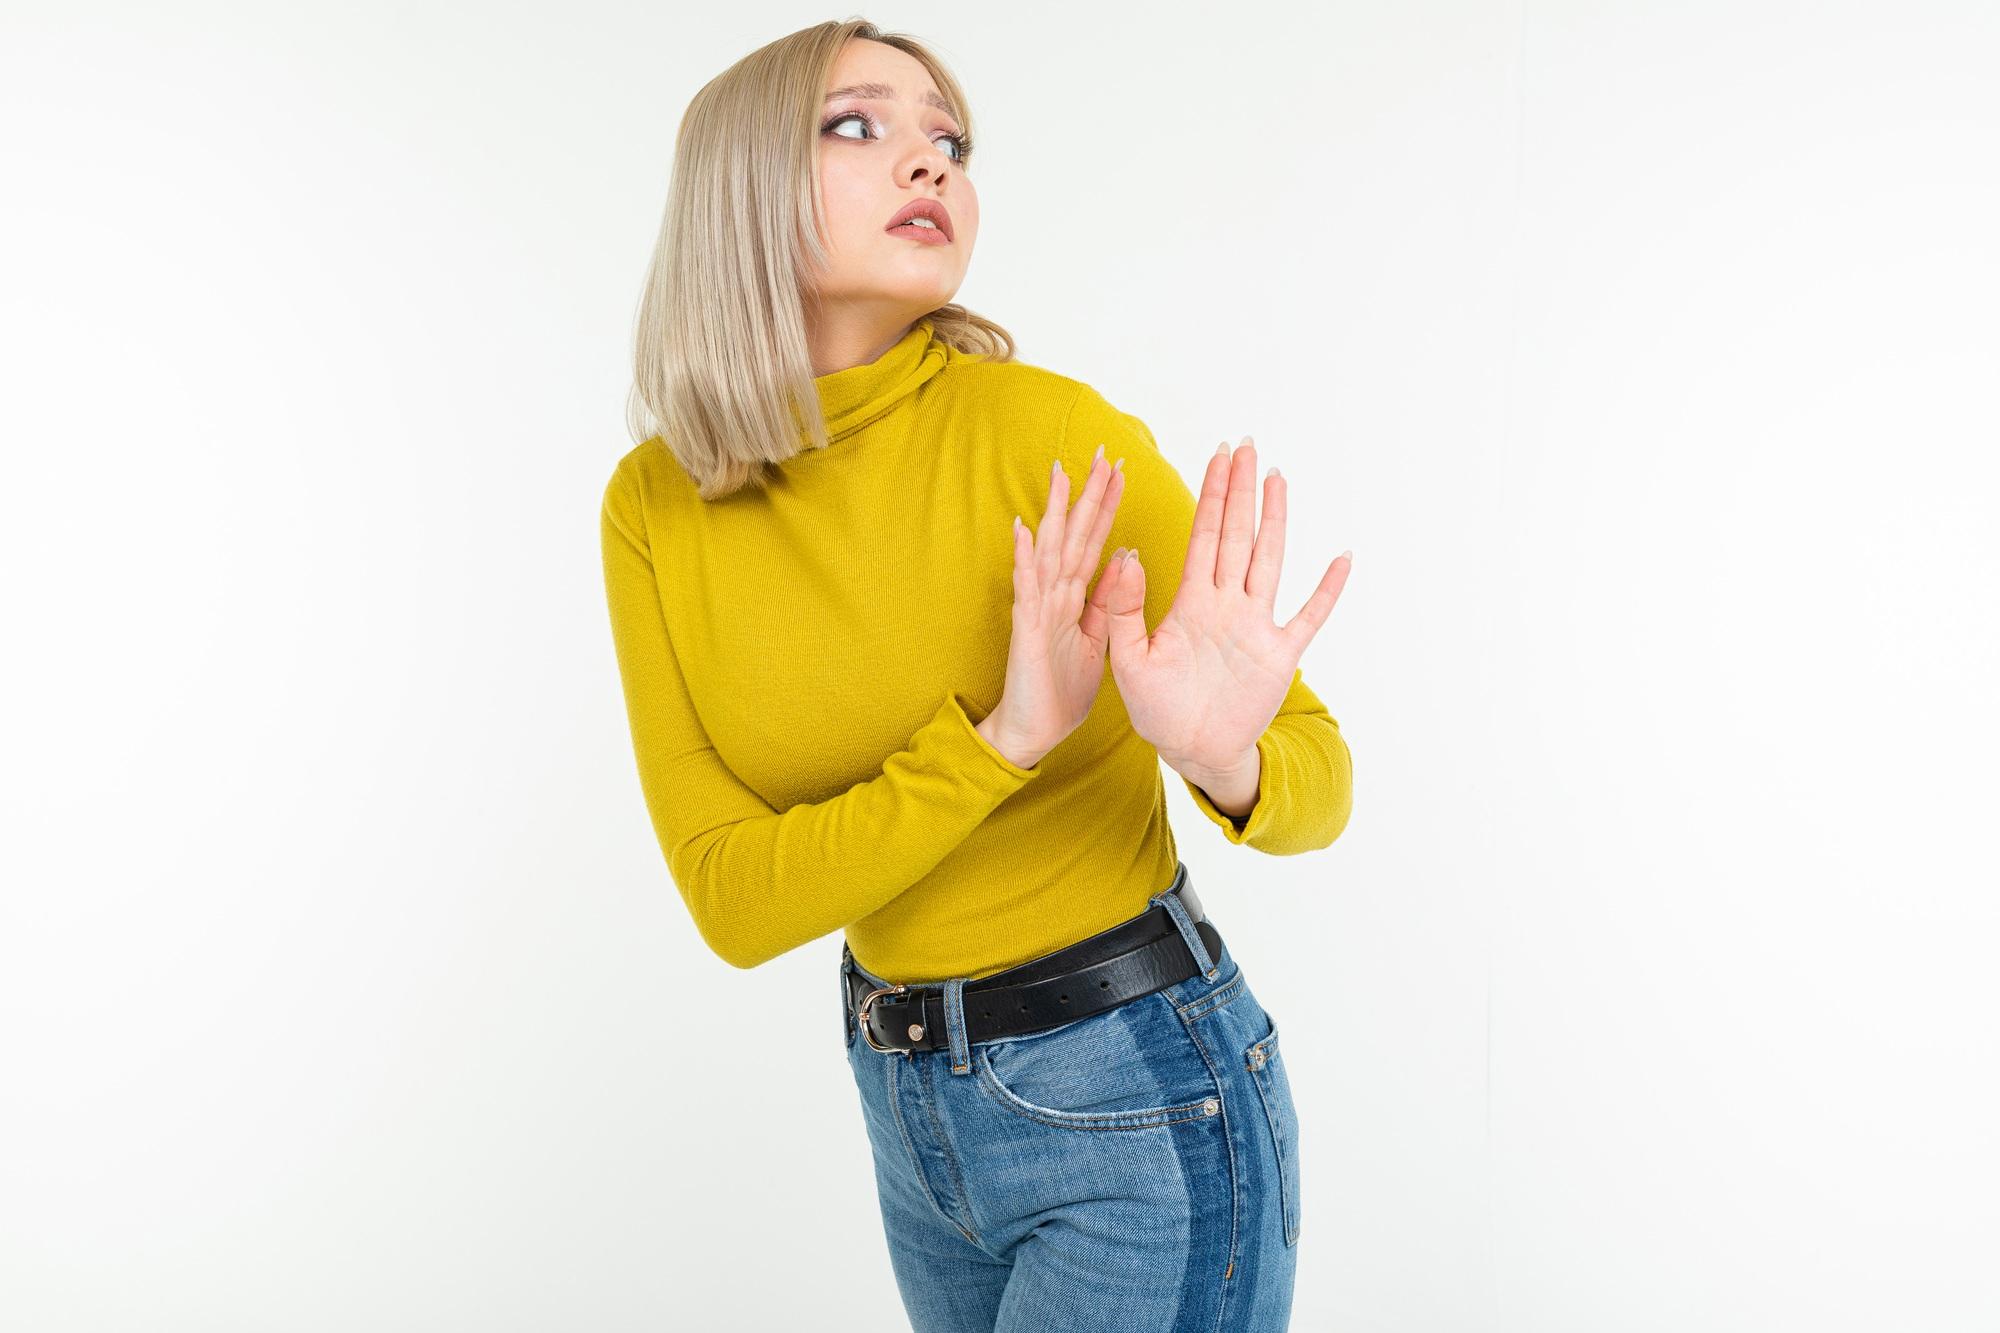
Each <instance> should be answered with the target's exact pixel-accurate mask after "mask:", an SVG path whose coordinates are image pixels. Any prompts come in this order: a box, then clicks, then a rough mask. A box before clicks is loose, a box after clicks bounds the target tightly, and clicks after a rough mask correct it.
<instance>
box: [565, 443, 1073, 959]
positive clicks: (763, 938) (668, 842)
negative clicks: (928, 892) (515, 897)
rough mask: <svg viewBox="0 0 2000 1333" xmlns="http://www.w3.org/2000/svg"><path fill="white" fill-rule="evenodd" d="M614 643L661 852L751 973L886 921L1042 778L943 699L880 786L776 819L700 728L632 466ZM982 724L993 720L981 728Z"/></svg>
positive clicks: (617, 510) (953, 698)
mask: <svg viewBox="0 0 2000 1333" xmlns="http://www.w3.org/2000/svg"><path fill="white" fill-rule="evenodd" d="M599 526H600V529H601V537H602V545H603V557H604V581H605V590H606V596H607V600H608V603H609V607H610V616H611V631H612V640H613V644H614V647H615V650H616V654H617V660H618V671H619V676H620V679H621V681H622V684H623V689H624V695H625V710H626V715H627V719H628V721H629V723H630V725H631V732H632V746H633V752H634V755H635V757H636V759H637V761H638V770H639V785H640V789H641V791H642V793H643V794H644V797H645V803H646V809H647V813H648V814H649V816H650V817H651V820H652V824H653V829H654V833H655V835H656V836H657V838H658V840H659V845H660V849H661V852H662V853H663V854H664V856H665V858H666V862H667V868H668V871H669V873H670V874H671V875H672V877H673V880H674V883H675V885H676V886H677V887H678V888H679V890H680V894H681V898H682V900H683V901H684V902H685V903H686V904H687V909H688V913H689V915H690V916H691V917H693V919H694V923H695V926H696V928H697V929H698V930H699V931H700V932H701V936H702V939H703V940H704V941H705V942H706V943H707V944H708V946H709V948H710V949H712V950H714V951H715V953H716V954H717V955H718V956H719V957H721V958H722V959H723V960H724V961H725V962H728V963H730V964H731V965H732V966H735V967H741V968H750V967H755V966H757V965H758V964H760V963H764V962H768V961H769V960H771V959H773V958H775V957H777V956H778V955H780V954H783V953H786V952H788V951H789V950H791V949H794V948H796V947H798V946H799V945H801V944H804V943H806V942H808V941H810V940H814V939H818V938H819V937H820V936H822V935H826V934H828V933H830V932H832V931H835V930H838V929H840V928H842V927H843V926H846V925H847V924H849V923H851V922H854V921H857V920H859V919H861V918H862V917H864V916H867V915H868V914H869V913H871V912H873V911H875V910H876V909H878V908H880V907H881V906H882V905H883V904H885V903H887V902H888V901H889V900H890V899H892V898H894V897H896V895H898V894H900V893H902V892H903V891H904V890H905V889H908V888H910V887H911V886H912V885H914V884H915V883H916V882H917V881H918V880H920V879H922V878H923V877H924V876H925V875H926V874H928V873H929V872H930V871H931V869H932V868H933V867H935V866H936V865H937V864H938V862H939V861H941V860H942V859H943V858H944V857H945V855H946V854H947V853H949V852H950V851H951V850H952V849H953V848H955V847H957V846H958V845H959V844H960V843H961V842H963V841H964V840H965V839H966V838H967V837H969V836H970V835H971V834H972V832H973V830H974V829H976V828H977V827H979V824H980V822H981V821H982V820H984V819H985V818H986V816H987V815H988V814H990V813H992V811H993V810H994V809H995V808H996V807H998V806H999V804H1000V803H1001V802H1002V801H1004V800H1006V799H1007V797H1009V796H1011V795H1012V794H1013V793H1014V792H1016V791H1018V790H1020V789H1021V788H1022V787H1023V786H1025V785H1026V784H1027V783H1029V782H1031V781H1033V780H1034V779H1035V778H1036V777H1038V776H1040V774H1041V772H1042V769H1041V767H1040V766H1039V765H1037V766H1036V767H1034V768H1022V767H1020V766H1018V765H1016V764H1015V763H1014V762H1013V761H1011V760H1009V759H1008V758H1007V757H1006V756H1004V755H1003V754H1001V753H1000V752H999V751H998V750H996V749H994V748H993V747H992V746H991V745H990V744H988V743H987V741H986V738H985V737H983V736H981V735H980V734H979V733H978V732H977V731H975V730H974V729H973V727H974V724H975V722H977V721H978V720H980V719H979V717H975V716H974V712H975V711H977V710H978V709H979V705H978V704H977V703H976V702H974V701H973V700H972V699H971V698H970V697H968V696H967V695H966V694H964V693H963V692H961V691H959V690H955V689H954V690H949V691H946V692H945V693H944V694H943V696H942V698H941V699H940V701H939V703H938V707H937V711H936V713H934V714H933V715H932V717H931V718H930V720H929V721H927V722H925V723H924V724H923V725H922V726H921V727H919V728H918V729H917V730H916V733H915V734H914V735H912V736H911V737H910V740H909V743H908V744H907V745H906V746H905V747H904V748H903V749H901V750H898V751H897V752H895V753H894V754H891V755H889V756H888V757H887V758H886V759H885V760H883V762H882V771H881V773H880V775H878V776H876V777H872V778H870V779H868V780H867V781H865V782H859V783H856V784H855V785H854V786H852V787H850V788H849V789H848V790H847V791H845V792H842V793H841V794H840V795H839V796H836V797H833V798H832V799H830V800H826V801H820V802H817V803H800V804H797V805H793V806H791V807H789V808H787V809H785V810H783V811H778V810H774V809H773V808H772V807H771V806H770V805H769V804H767V803H766V802H765V801H764V799H763V798H762V797H761V796H759V795H758V794H757V793H756V792H755V791H754V790H752V789H751V788H750V787H749V786H747V785H746V784H745V783H744V782H743V781H742V780H741V779H740V778H738V777H737V776H736V774H735V773H734V772H732V771H731V770H730V768H729V766H728V765H727V764H726V763H724V762H723V760H722V757H721V756H720V755H719V754H718V753H717V752H716V749H715V747H714V746H713V745H712V744H711V743H710V742H709V738H708V736H707V734H706V733H705V731H704V730H703V728H702V724H701V719H700V718H699V717H698V716H697V715H696V712H695V708H694V702H693V700H692V699H691V698H690V696H689V693H688V688H687V683H686V680H685V679H684V678H683V676H682V674H681V670H680V666H679V663H678V661H677V660H676V658H675V656H674V647H673V644H672V641H671V639H670V638H669V635H668V633H667V626H666V620H665V617H664V615H663V612H662V602H661V597H660V585H659V582H658V577H657V572H656V571H655V569H654V567H653V562H652V557H651V550H650V543H649V541H648V537H647V531H646V524H645V518H644V513H643V510H642V509H641V507H640V500H639V492H638V483H637V478H635V477H634V476H632V475H631V474H630V472H629V470H628V469H627V468H626V467H625V466H624V465H623V464H622V463H621V466H620V468H619V470H618V471H617V472H616V473H614V474H613V476H612V478H611V481H610V483H609V484H608V485H607V487H606V488H605V494H604V504H603V510H602V516H601V520H600V525H599ZM981 716H982V717H983V713H982V714H981Z"/></svg>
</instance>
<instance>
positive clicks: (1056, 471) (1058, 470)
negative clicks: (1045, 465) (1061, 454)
mask: <svg viewBox="0 0 2000 1333" xmlns="http://www.w3.org/2000/svg"><path fill="white" fill-rule="evenodd" d="M1061 475H1062V459H1060V458H1058V459H1057V460H1056V465H1055V466H1054V467H1052V468H1050V469H1049V476H1051V477H1059V476H1061Z"/></svg>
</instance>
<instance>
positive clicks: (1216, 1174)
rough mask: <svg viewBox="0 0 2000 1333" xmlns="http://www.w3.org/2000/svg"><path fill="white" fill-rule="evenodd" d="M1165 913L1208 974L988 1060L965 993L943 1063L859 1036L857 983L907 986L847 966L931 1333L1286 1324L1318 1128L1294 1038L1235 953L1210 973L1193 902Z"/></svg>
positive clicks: (864, 1097) (846, 1023) (921, 1315)
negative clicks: (1287, 1041) (1299, 1103)
mask: <svg viewBox="0 0 2000 1333" xmlns="http://www.w3.org/2000/svg"><path fill="white" fill-rule="evenodd" d="M1176 882H1177V883H1178V880H1177V881H1176ZM1148 903H1149V908H1150V906H1151V905H1153V904H1162V903H1163V904H1164V905H1165V906H1166V909H1167V910H1168V912H1169V913H1171V914H1172V915H1173V916H1174V919H1175V924H1176V925H1177V926H1178V927H1179V928H1180V931H1181V934H1182V936H1183V937H1184V938H1185V939H1186V941H1187V943H1188V946H1189V949H1190V950H1191V951H1192V952H1193V953H1194V954H1195V961H1196V963H1197V964H1198V965H1199V970H1198V971H1197V972H1196V973H1195V975H1194V976H1192V977H1190V978H1189V979H1188V980H1186V981H1183V982H1181V983H1180V984H1179V985H1175V986H1169V987H1167V988H1166V989H1164V990H1160V991H1156V992H1154V993H1153V994H1151V995H1145V996H1141V997H1140V998H1138V999H1136V1000H1129V1001H1127V1002H1126V1003H1124V1004H1122V1005H1119V1006H1118V1007H1117V1008H1115V1009H1109V1010H1105V1011H1104V1012H1102V1013H1097V1014H1092V1015H1090V1016H1088V1017H1085V1018H1080V1019H1077V1020H1076V1021H1074V1022H1071V1023H1065V1024H1063V1025H1062V1026H1060V1027H1055V1028H1046V1029H1043V1030H1042V1031H1039V1032H1031V1033H1026V1034H1024V1035H1021V1036H1012V1037H996V1038H993V1039H991V1040H988V1041H983V1042H969V1041H967V1039H966V1034H965V1028H964V1004H965V1002H966V1001H965V997H964V995H963V986H964V984H965V982H966V980H967V978H964V977H959V978H954V979H952V981H953V983H955V984H950V985H948V989H947V992H946V1005H945V1010H946V1014H947V1026H948V1027H949V1028H950V1029H951V1031H950V1037H951V1042H950V1045H949V1048H940V1049H938V1050H935V1051H918V1052H915V1053H914V1054H911V1053H907V1052H901V1051H898V1052H895V1053H892V1054H885V1053H883V1052H881V1051H878V1050H876V1049H875V1048H874V1047H873V1046H870V1045H869V1044H868V1043H867V1042H866V1041H864V1040H862V1039H861V1038H860V1036H859V1030H858V1029H857V1028H856V1026H855V1024H854V1022H853V1014H852V1012H851V1011H850V1010H849V1009H848V1004H847V986H846V975H845V974H846V973H847V972H848V971H849V970H852V971H853V972H854V973H856V974H857V975H859V976H861V977H864V978H866V979H867V980H868V981H869V982H870V983H871V984H872V985H877V986H881V985H887V984H889V983H888V982H886V981H885V980H883V979H882V978H881V977H878V976H875V975H874V974H873V973H871V972H869V971H868V970H867V969H866V968H863V967H862V966H861V965H860V964H858V963H856V962H855V961H854V958H853V955H852V954H850V953H849V952H848V951H847V950H846V948H845V947H843V948H842V950H841V969H842V973H843V975H842V977H841V979H840V980H841V1011H842V1013H843V1014H844V1015H846V1017H845V1018H844V1019H843V1022H842V1031H843V1034H844V1036H845V1038H846V1041H847V1058H848V1064H849V1065H850V1066H851V1068H852V1069H853V1072H854V1081H855V1086H856V1088H857V1089H858V1090H859V1092H860V1096H861V1110H862V1116H863V1119H864V1121H865V1123H866V1125H867V1128H868V1140H869V1144H870V1147H871V1150H872V1151H873V1154H874V1159H875V1188H876V1196H877V1199H878V1201H879V1203H880V1205H881V1212H882V1229H883V1233H884V1235H885V1236H886V1237H887V1239H888V1243H889V1261H890V1264H891V1266H892V1268H893V1269H894V1271H895V1275H896V1284H897V1287H898V1289H899V1291H900V1293H901V1296H902V1300H903V1306H904V1308H905V1309H906V1310H907V1311H908V1312H909V1316H910V1324H911V1328H912V1329H913V1331H914V1333H969V1331H970V1330H974V1329H977V1330H980V1331H981V1333H1045V1331H1046V1330H1048V1329H1056V1328H1062V1329H1088V1330H1091V1331H1092V1333H1120V1331H1121V1330H1131V1331H1132V1333H1170V1331H1178V1330H1183V1329H1189V1330H1191V1329H1200V1330H1202V1331H1203V1333H1218V1331H1220V1330H1240V1331H1241V1333H1266V1330H1272V1331H1275V1330H1282V1329H1284V1328H1286V1327H1287V1325H1288V1323H1289V1321H1290V1317H1291V1307H1292V1287H1293V1279H1294V1277H1295V1275H1296V1272H1297V1262H1298V1248H1297V1247H1298V1237H1299V1148H1298V1133H1299V1131H1298V1117H1297V1114H1296V1112H1295V1110H1294V1108H1293V1105H1292V1094H1291V1085H1290V1083H1289V1082H1288V1080H1287V1078H1286V1074H1285V1065H1284V1061H1283V1059H1282V1057H1281V1056H1280V1055H1279V1052H1278V1029H1277V1026H1276V1024H1275V1023H1273V1022H1272V1020H1271V1016H1270V1015H1269V1014H1268V1013H1266V1012H1265V1010H1264V1008H1263V1006H1262V1005H1260V1004H1259V1003H1258V1002H1257V997H1256V996H1255V995H1254V994H1252V993H1251V990H1250V986H1249V983H1248V982H1246V981H1245V980H1244V976H1243V971H1242V969H1241V968H1240V967H1239V966H1238V965H1237V963H1236V960H1235V959H1234V958H1232V957H1231V956H1230V954H1229V948H1228V945H1227V944H1226V943H1225V944H1224V945H1223V948H1222V954H1221V957H1220V958H1213V959H1212V958H1209V957H1208V956H1207V951H1206V949H1205V947H1204V946H1203V944H1202V941H1201V937H1200V936H1199V935H1198V934H1196V933H1195V931H1194V927H1193V923H1192V921H1191V920H1190V919H1189V917H1188V914H1187V909H1186V908H1185V907H1184V906H1183V905H1182V904H1181V902H1180V900H1179V899H1178V898H1174V897H1170V896H1169V894H1168V891H1166V890H1163V891H1162V892H1161V893H1160V894H1157V895H1155V896H1154V897H1153V898H1152V899H1149V900H1148ZM1211 973H1212V974H1213V975H1210V974H1211ZM928 984H933V985H947V983H943V982H932V983H928ZM976 995H977V992H976V991H975V992H974V996H975V997H976Z"/></svg>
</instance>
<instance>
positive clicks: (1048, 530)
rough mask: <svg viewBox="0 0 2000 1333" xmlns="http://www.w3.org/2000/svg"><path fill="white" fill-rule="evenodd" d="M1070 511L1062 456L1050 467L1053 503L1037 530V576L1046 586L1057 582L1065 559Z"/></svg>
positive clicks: (1050, 501)
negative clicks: (1056, 578)
mask: <svg viewBox="0 0 2000 1333" xmlns="http://www.w3.org/2000/svg"><path fill="white" fill-rule="evenodd" d="M1068 512H1069V476H1068V474H1067V473H1065V472H1064V471H1063V465H1062V459H1060V458H1058V459H1057V460H1056V461H1055V465H1054V466H1052V467H1051V468H1050V469H1049V504H1048V508H1046V509H1044V510H1043V511H1042V526H1041V527H1040V528H1039V529H1037V530H1036V532H1035V575H1036V577H1038V578H1040V579H1041V581H1042V583H1043V585H1044V586H1046V585H1048V584H1051V583H1054V582H1055V577H1056V568H1057V561H1059V560H1060V559H1061V558H1062V542H1063V530H1064V527H1065V524H1064V522H1063V518H1064V515H1065V514H1067V513H1068Z"/></svg>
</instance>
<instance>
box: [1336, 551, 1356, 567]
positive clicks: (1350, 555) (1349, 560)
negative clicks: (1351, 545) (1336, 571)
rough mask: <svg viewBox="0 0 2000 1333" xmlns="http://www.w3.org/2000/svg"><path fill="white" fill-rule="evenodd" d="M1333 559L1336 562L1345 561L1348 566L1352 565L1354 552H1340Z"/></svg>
mask: <svg viewBox="0 0 2000 1333" xmlns="http://www.w3.org/2000/svg"><path fill="white" fill-rule="evenodd" d="M1334 558H1335V559H1337V560H1345V561H1347V563H1348V564H1350V565H1351V564H1353V563H1354V552H1352V551H1342V552H1341V553H1340V554H1339V555H1338V556H1336V557H1334Z"/></svg>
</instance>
